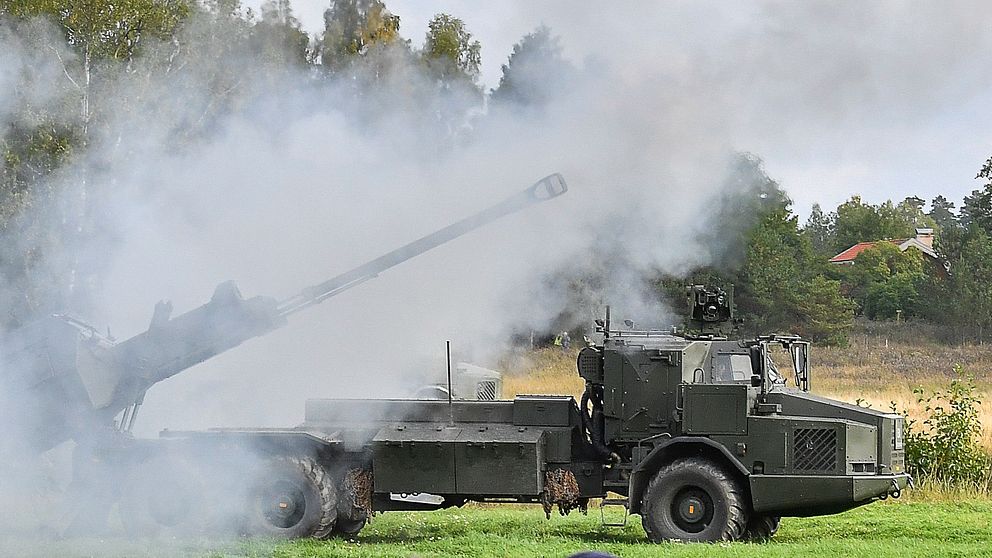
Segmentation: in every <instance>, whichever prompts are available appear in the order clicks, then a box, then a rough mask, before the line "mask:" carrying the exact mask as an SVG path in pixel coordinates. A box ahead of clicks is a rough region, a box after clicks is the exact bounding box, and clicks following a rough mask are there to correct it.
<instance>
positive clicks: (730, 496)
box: [641, 457, 747, 542]
mask: <svg viewBox="0 0 992 558" xmlns="http://www.w3.org/2000/svg"><path fill="white" fill-rule="evenodd" d="M745 509H746V508H745V499H744V491H743V490H742V489H741V487H740V484H739V483H738V482H737V481H736V480H735V479H734V478H733V476H731V475H730V474H729V473H727V472H726V471H725V470H724V469H723V468H722V467H720V466H718V465H717V464H715V463H713V462H712V461H709V460H707V459H702V458H697V457H687V458H682V459H677V460H675V461H673V462H672V463H669V464H668V465H665V466H663V467H662V468H661V469H659V470H658V472H656V473H655V475H654V477H653V478H652V479H651V482H650V483H649V484H648V487H647V490H645V491H644V501H643V505H642V507H641V523H642V524H643V525H644V531H645V532H646V533H647V535H648V538H649V539H650V540H651V541H653V542H661V541H667V540H680V541H689V542H716V541H732V540H737V539H739V538H740V537H741V535H743V534H744V526H745V525H746V523H747V520H746V514H745Z"/></svg>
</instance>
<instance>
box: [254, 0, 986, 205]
mask: <svg viewBox="0 0 992 558" xmlns="http://www.w3.org/2000/svg"><path fill="white" fill-rule="evenodd" d="M248 5H249V6H250V5H252V3H251V1H249V3H248ZM327 5H328V1H327V0H295V1H294V2H293V6H294V10H295V13H296V15H297V17H298V18H299V19H300V21H301V22H302V24H303V26H304V28H305V29H306V30H307V31H309V32H312V33H313V32H317V31H318V30H319V29H320V28H321V26H322V25H323V23H322V13H323V11H324V9H325V8H326V7H327ZM387 6H388V7H389V9H390V10H391V11H392V12H393V13H395V14H397V15H399V16H400V21H401V29H400V31H401V34H402V35H403V36H404V37H405V38H408V39H411V40H412V43H413V45H414V46H420V45H421V44H422V43H423V36H424V33H425V31H426V27H427V21H428V20H429V19H430V18H431V16H432V15H433V14H435V13H438V12H446V13H450V14H452V15H454V16H456V17H459V18H461V19H462V20H464V21H465V23H466V24H467V26H468V29H469V31H470V32H471V33H472V34H473V35H474V36H475V38H477V39H478V40H479V41H480V42H481V44H482V75H481V82H482V84H484V86H485V87H486V89H487V90H488V89H489V88H492V87H495V86H496V85H497V84H498V82H499V77H500V66H501V64H504V63H505V62H506V58H507V56H508V55H509V53H510V52H511V50H512V46H513V44H514V43H516V42H517V41H519V40H520V38H521V37H522V36H523V35H525V34H526V33H528V32H529V31H531V30H533V29H534V28H535V27H537V26H538V25H541V24H545V25H548V26H550V27H551V28H552V30H553V31H554V32H555V33H556V34H557V35H559V36H560V38H561V44H562V46H563V48H564V53H565V55H566V57H568V58H569V59H570V60H572V61H573V62H575V63H577V64H580V65H581V64H583V63H590V61H601V60H604V59H605V60H608V61H610V63H612V64H616V63H617V62H616V60H617V59H618V58H623V57H624V56H628V57H629V58H630V59H631V65H632V67H631V68H630V69H629V71H632V72H637V71H647V72H650V71H651V70H652V68H645V67H644V65H645V64H648V65H650V64H652V63H653V62H657V68H665V69H668V68H674V69H675V70H676V71H677V70H678V67H679V65H683V66H684V68H685V69H686V71H687V72H690V73H697V74H698V75H706V76H708V77H709V78H712V80H713V87H715V88H718V89H720V88H722V87H724V86H725V87H726V90H725V91H719V92H718V93H719V94H720V95H719V97H720V98H721V99H724V100H725V101H726V102H727V103H728V104H729V105H734V104H735V103H739V104H740V106H739V109H740V110H741V115H742V119H741V122H740V123H739V125H740V126H741V127H742V130H736V131H731V132H730V134H729V135H731V136H734V143H735V147H736V148H737V149H739V150H743V151H750V152H754V153H756V154H758V155H759V156H761V157H762V158H763V159H764V160H765V162H766V166H767V170H768V172H769V174H770V175H771V176H772V177H773V178H775V179H776V180H778V181H780V182H781V184H782V185H783V187H784V188H785V189H786V190H787V191H788V192H789V194H790V196H791V197H792V198H793V200H794V201H795V209H796V211H797V212H798V213H799V214H800V215H801V216H803V217H805V215H806V214H808V211H809V208H810V206H811V204H812V203H814V202H819V203H820V204H821V205H822V206H824V207H825V208H833V207H836V206H837V205H838V204H839V203H842V202H843V201H844V200H846V199H848V198H849V197H850V196H852V195H860V196H861V197H862V198H863V199H865V200H867V201H870V202H873V203H878V202H881V201H884V200H885V199H889V198H894V199H896V200H899V199H902V198H903V197H906V196H908V195H916V196H920V197H923V198H926V199H930V198H932V197H933V196H934V195H936V194H938V193H940V194H943V195H945V196H946V197H948V198H949V199H951V200H953V201H955V202H956V203H958V204H959V205H960V200H961V198H962V197H963V196H965V195H967V194H968V193H969V192H971V191H972V190H973V189H975V188H977V187H979V186H980V184H979V183H978V182H977V181H975V180H974V176H975V174H976V172H977V170H978V168H979V167H980V166H981V164H982V162H983V161H984V160H985V159H986V158H988V157H989V155H992V131H990V130H992V112H990V111H988V110H987V108H988V107H989V106H992V87H989V85H992V79H990V78H992V65H990V64H987V62H986V58H987V53H988V52H989V51H988V49H987V48H986V47H987V45H988V43H987V41H988V39H987V38H983V36H987V35H988V33H987V29H986V28H983V25H982V23H981V22H982V21H988V17H987V16H990V15H992V7H990V6H989V5H987V4H983V3H981V2H914V3H911V4H909V3H899V2H873V3H871V4H863V3H860V2H829V3H822V2H802V3H800V2H793V3H777V2H746V3H743V2H742V3H725V2H724V3H713V2H693V3H688V2H665V3H661V2H618V3H610V4H609V5H607V4H603V3H595V4H594V3H575V2H566V1H563V0H546V1H541V2H533V1H526V0H512V1H501V2H470V1H466V0H440V1H434V2H429V1H426V0H391V1H389V2H387ZM607 6H608V7H609V9H610V11H611V12H612V13H611V14H610V15H609V16H608V17H607V16H606V15H605V14H604V13H603V11H604V9H606V7H607ZM982 14H984V17H983V15H982ZM617 49H628V52H629V55H628V54H627V53H623V55H624V56H617V54H618V53H617V52H616V50H617ZM721 72H727V73H728V75H727V77H726V79H721V77H720V73H721ZM763 89H764V90H767V95H762V94H761V93H762V90H763ZM755 91H757V92H758V95H755ZM738 93H740V95H738ZM722 108H724V109H725V108H726V107H722Z"/></svg>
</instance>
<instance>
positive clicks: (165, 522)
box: [118, 454, 209, 538]
mask: <svg viewBox="0 0 992 558" xmlns="http://www.w3.org/2000/svg"><path fill="white" fill-rule="evenodd" d="M207 489H208V483H207V482H206V480H205V479H204V477H203V471H201V470H200V469H199V468H198V467H197V466H196V465H195V464H193V463H191V462H190V461H188V460H186V459H182V458H180V457H176V456H171V455H164V454H163V455H156V456H152V457H150V458H148V459H146V460H145V461H142V462H141V463H138V464H137V465H136V466H135V467H134V468H133V469H132V470H131V471H130V473H129V474H128V475H127V477H126V478H125V479H124V482H123V483H122V487H121V499H120V503H119V507H118V510H119V513H120V519H121V523H122V524H123V525H124V529H125V531H127V533H128V535H129V536H131V537H139V538H145V537H154V536H157V535H165V536H189V535H192V534H198V533H202V532H203V531H204V530H205V529H206V526H207V525H208V523H209V522H208V519H209V509H208V508H209V506H205V505H204V501H203V500H204V498H203V494H204V493H205V492H206V491H207Z"/></svg>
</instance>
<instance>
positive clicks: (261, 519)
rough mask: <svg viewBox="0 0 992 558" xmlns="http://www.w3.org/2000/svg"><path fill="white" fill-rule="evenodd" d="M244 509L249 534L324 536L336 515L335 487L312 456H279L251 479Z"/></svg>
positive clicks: (285, 536) (329, 476)
mask: <svg viewBox="0 0 992 558" xmlns="http://www.w3.org/2000/svg"><path fill="white" fill-rule="evenodd" d="M284 500H285V501H284ZM247 509H248V518H247V531H248V534H249V535H252V536H265V537H278V538H285V539H302V538H306V537H311V538H315V539H325V538H327V537H329V536H330V535H331V533H332V532H333V530H334V525H335V521H336V519H337V491H336V490H335V487H334V482H333V481H332V480H331V475H330V474H328V472H327V471H326V470H325V469H324V468H323V467H322V466H320V465H319V464H318V463H317V462H316V461H314V460H313V459H311V458H309V457H281V458H276V459H272V460H271V461H270V462H269V463H268V464H267V465H266V466H265V467H264V468H263V470H262V472H261V474H260V475H258V476H257V477H256V478H255V480H254V481H253V482H252V484H251V488H250V489H249V491H248V506H247Z"/></svg>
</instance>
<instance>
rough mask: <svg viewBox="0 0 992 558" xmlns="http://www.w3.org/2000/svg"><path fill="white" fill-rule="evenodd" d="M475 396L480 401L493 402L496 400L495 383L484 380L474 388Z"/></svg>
mask: <svg viewBox="0 0 992 558" xmlns="http://www.w3.org/2000/svg"><path fill="white" fill-rule="evenodd" d="M475 396H476V397H477V398H478V399H479V400H481V401H495V400H496V382H494V381H493V380H485V381H482V382H479V385H478V386H477V387H476V390H475Z"/></svg>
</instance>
